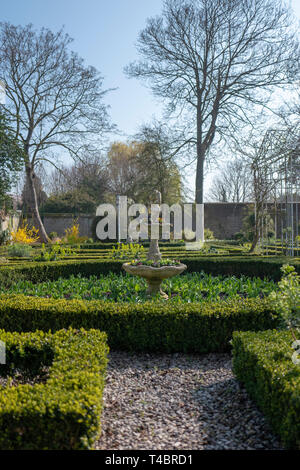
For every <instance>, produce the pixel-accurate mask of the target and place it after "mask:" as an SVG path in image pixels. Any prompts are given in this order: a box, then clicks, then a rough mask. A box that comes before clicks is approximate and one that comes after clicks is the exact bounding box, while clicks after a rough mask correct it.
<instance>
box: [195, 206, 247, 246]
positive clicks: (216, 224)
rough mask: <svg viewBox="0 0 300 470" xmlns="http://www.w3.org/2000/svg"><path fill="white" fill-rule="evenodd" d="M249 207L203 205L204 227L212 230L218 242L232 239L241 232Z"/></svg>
mask: <svg viewBox="0 0 300 470" xmlns="http://www.w3.org/2000/svg"><path fill="white" fill-rule="evenodd" d="M251 207H253V205H252V204H250V203H238V204H235V203H227V202H208V203H205V204H204V227H205V228H209V229H210V230H212V231H213V233H214V236H215V237H216V238H218V239H220V240H224V239H229V238H232V237H233V236H234V234H235V233H237V232H240V231H241V230H242V226H243V219H244V217H245V216H246V215H247V213H248V210H249V209H250V208H251Z"/></svg>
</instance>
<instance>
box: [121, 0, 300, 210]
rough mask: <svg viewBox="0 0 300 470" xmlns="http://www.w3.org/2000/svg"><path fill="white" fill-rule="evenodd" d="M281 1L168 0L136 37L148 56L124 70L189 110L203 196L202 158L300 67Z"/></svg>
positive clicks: (171, 108)
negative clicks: (217, 140) (158, 14)
mask: <svg viewBox="0 0 300 470" xmlns="http://www.w3.org/2000/svg"><path fill="white" fill-rule="evenodd" d="M291 25H292V18H291V13H290V11H289V10H288V9H287V8H286V7H285V4H284V3H283V2H282V1H281V0H165V1H164V10H163V14H162V16H161V17H155V18H151V19H148V22H147V26H146V28H145V29H144V30H143V31H142V32H141V33H140V35H139V38H138V51H139V53H140V55H141V57H142V58H143V61H141V62H139V63H133V64H130V65H129V66H128V67H127V68H126V69H125V71H126V73H127V74H128V76H129V77H135V78H141V79H144V80H145V81H146V83H148V84H149V85H150V87H151V88H152V91H153V92H154V94H155V95H156V96H158V97H161V98H163V99H164V100H165V102H166V103H167V104H168V107H167V112H168V113H169V115H170V116H171V115H174V114H173V113H174V112H175V111H176V112H179V113H183V112H187V113H191V129H193V132H194V137H190V136H189V138H188V140H187V142H189V143H190V142H193V143H194V144H195V146H196V153H197V169H196V197H195V200H196V202H197V203H202V202H203V178H204V163H205V161H206V159H207V156H208V153H209V150H210V149H211V146H212V144H213V142H214V140H215V138H216V137H219V138H221V139H223V138H225V139H226V138H230V137H232V135H233V134H234V133H235V132H236V131H237V129H238V128H239V127H240V126H242V125H248V124H249V122H250V113H251V112H252V111H253V109H258V108H259V109H261V107H263V106H265V105H266V104H267V102H268V98H269V93H268V92H271V91H272V90H274V87H277V86H280V85H284V84H288V83H290V82H291V81H292V80H293V79H294V78H295V74H296V73H298V72H299V70H298V68H297V64H298V58H299V46H298V42H297V40H296V33H293V31H292V30H291Z"/></svg>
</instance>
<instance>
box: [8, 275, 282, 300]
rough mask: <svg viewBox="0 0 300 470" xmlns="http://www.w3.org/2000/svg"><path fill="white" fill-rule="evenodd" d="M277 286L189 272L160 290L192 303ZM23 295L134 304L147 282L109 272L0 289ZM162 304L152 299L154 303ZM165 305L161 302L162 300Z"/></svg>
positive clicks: (259, 293)
mask: <svg viewBox="0 0 300 470" xmlns="http://www.w3.org/2000/svg"><path fill="white" fill-rule="evenodd" d="M276 288H277V285H276V283H275V282H273V281H268V280H266V279H265V280H262V279H259V278H254V279H251V278H248V277H246V276H241V277H239V278H237V277H235V276H230V277H225V276H212V275H209V274H205V273H204V272H202V273H192V274H185V275H183V276H177V277H173V278H171V279H167V280H165V281H163V289H164V291H165V292H166V293H167V294H168V295H169V301H168V302H172V303H173V302H175V303H191V302H203V301H219V300H229V299H234V298H235V299H242V298H255V297H256V298H260V297H267V296H268V295H269V294H270V292H272V291H273V290H275V289H276ZM1 291H2V292H6V293H16V294H25V295H30V296H37V297H53V298H55V299H63V298H65V299H68V300H69V299H84V300H105V301H110V302H125V303H136V302H144V301H146V300H147V296H146V282H145V281H144V280H143V279H142V278H138V277H135V276H130V275H122V276H120V275H118V274H113V273H110V274H108V275H106V276H104V275H100V276H90V277H82V276H80V275H78V276H74V275H71V276H70V278H68V279H64V278H59V279H57V280H56V281H46V282H42V283H39V284H35V283H33V282H32V281H28V280H24V279H22V280H20V281H18V280H15V281H14V283H13V284H11V285H10V286H5V287H2V286H0V292H1ZM158 301H161V300H160V299H155V302H158ZM163 302H164V301H163Z"/></svg>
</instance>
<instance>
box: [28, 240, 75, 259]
mask: <svg viewBox="0 0 300 470" xmlns="http://www.w3.org/2000/svg"><path fill="white" fill-rule="evenodd" d="M73 254H74V250H72V249H71V248H70V247H63V246H61V245H59V244H58V243H57V244H55V245H52V246H51V248H50V250H49V249H47V248H46V246H45V244H44V243H43V244H42V249H41V253H40V255H39V256H37V257H36V258H34V261H58V260H60V259H63V258H65V257H67V256H71V255H73Z"/></svg>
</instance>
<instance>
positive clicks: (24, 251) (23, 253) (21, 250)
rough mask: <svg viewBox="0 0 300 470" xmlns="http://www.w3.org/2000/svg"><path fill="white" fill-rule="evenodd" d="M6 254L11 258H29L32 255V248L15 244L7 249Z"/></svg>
mask: <svg viewBox="0 0 300 470" xmlns="http://www.w3.org/2000/svg"><path fill="white" fill-rule="evenodd" d="M7 253H8V255H9V256H11V257H12V258H30V257H31V254H32V248H31V246H28V245H23V244H21V243H15V244H14V245H11V246H9V247H8V249H7Z"/></svg>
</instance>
